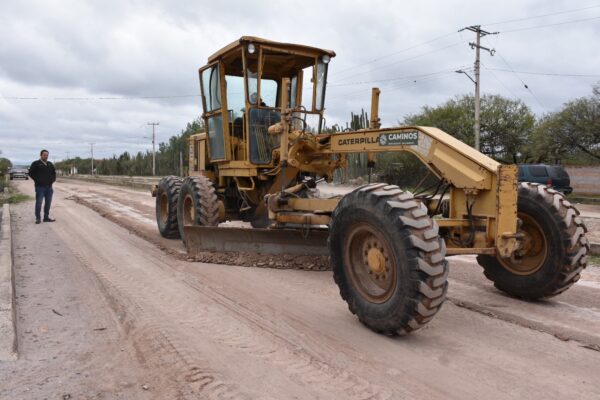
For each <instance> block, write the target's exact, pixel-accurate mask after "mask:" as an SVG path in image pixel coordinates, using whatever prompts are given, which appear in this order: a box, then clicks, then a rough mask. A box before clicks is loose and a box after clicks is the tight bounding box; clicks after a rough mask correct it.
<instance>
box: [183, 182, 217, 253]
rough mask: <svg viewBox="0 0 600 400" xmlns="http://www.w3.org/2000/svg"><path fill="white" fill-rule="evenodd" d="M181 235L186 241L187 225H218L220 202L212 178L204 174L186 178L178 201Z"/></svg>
mask: <svg viewBox="0 0 600 400" xmlns="http://www.w3.org/2000/svg"><path fill="white" fill-rule="evenodd" d="M177 221H178V223H179V225H178V226H179V235H180V237H181V238H182V239H183V240H184V241H185V234H184V232H183V227H184V226H185V225H202V226H217V225H218V224H219V202H218V199H217V194H216V193H215V188H214V187H213V185H212V182H211V181H210V179H208V178H207V177H205V176H204V175H200V176H190V177H187V178H185V179H184V181H183V183H182V185H181V189H180V191H179V199H178V202H177Z"/></svg>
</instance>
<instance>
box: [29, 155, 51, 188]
mask: <svg viewBox="0 0 600 400" xmlns="http://www.w3.org/2000/svg"><path fill="white" fill-rule="evenodd" d="M29 176H30V177H31V179H33V181H34V182H35V186H52V184H53V183H54V181H55V180H56V170H55V169H54V165H53V164H52V163H51V162H50V161H46V164H44V163H43V162H42V160H35V161H34V162H32V163H31V166H30V167H29Z"/></svg>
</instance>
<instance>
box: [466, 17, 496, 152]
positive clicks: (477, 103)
mask: <svg viewBox="0 0 600 400" xmlns="http://www.w3.org/2000/svg"><path fill="white" fill-rule="evenodd" d="M464 30H467V31H471V32H475V34H476V40H475V43H473V42H470V43H469V46H471V48H472V49H475V80H474V81H473V79H472V78H471V77H470V76H469V75H468V74H467V73H466V72H465V71H462V70H458V71H456V72H458V73H461V74H465V75H467V76H469V79H471V80H472V81H473V82H474V83H475V125H474V126H473V130H474V132H475V149H476V150H477V151H479V147H480V146H479V128H480V122H479V109H480V105H481V102H480V98H479V87H480V86H481V80H480V72H479V69H480V66H481V63H480V61H479V50H480V49H483V50H485V51H487V52H488V53H490V55H492V56H493V55H494V53H495V52H496V50H494V49H489V48H487V47H483V46H481V38H482V37H484V36H487V35H497V34H498V33H500V32H488V31H484V30H483V29H481V25H473V26H467V27H466V28H462V29H461V30H459V32H462V31H464Z"/></svg>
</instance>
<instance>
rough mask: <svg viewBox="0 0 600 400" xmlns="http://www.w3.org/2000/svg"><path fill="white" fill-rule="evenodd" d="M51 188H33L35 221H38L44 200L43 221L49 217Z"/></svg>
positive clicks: (52, 191)
mask: <svg viewBox="0 0 600 400" xmlns="http://www.w3.org/2000/svg"><path fill="white" fill-rule="evenodd" d="M52 193H54V190H53V189H52V186H36V187H35V219H36V220H40V219H41V218H40V212H41V211H42V200H44V219H46V218H48V217H49V214H50V204H52Z"/></svg>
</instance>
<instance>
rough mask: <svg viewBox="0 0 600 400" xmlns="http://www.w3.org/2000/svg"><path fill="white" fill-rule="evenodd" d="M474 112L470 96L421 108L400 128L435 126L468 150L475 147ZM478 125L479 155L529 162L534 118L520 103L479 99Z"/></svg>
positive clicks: (494, 96) (504, 99)
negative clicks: (457, 140) (480, 153)
mask: <svg viewBox="0 0 600 400" xmlns="http://www.w3.org/2000/svg"><path fill="white" fill-rule="evenodd" d="M474 109H475V100H474V98H473V96H470V95H463V96H460V97H457V98H455V99H452V100H449V101H447V102H446V103H443V104H442V105H440V106H437V107H428V106H425V107H423V109H422V111H421V113H419V114H413V115H407V116H406V117H405V118H404V123H403V124H404V125H425V126H435V127H437V128H440V129H441V130H443V131H445V132H447V133H449V134H451V135H452V136H454V137H456V138H457V139H459V140H460V141H462V142H465V143H467V144H469V145H471V146H472V145H473V144H474V143H475V136H474V133H473V125H474V124H475V116H474ZM480 125H481V129H480V143H481V152H482V153H484V154H487V155H489V156H490V157H492V158H494V159H496V160H499V161H502V162H509V163H516V162H524V161H527V159H528V158H530V149H529V143H530V136H531V133H532V131H533V127H534V125H535V117H534V115H533V113H532V112H531V110H530V109H529V107H527V105H525V104H524V103H523V102H521V101H520V100H511V99H507V98H504V97H502V96H499V95H485V96H483V98H482V99H481V117H480Z"/></svg>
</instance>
